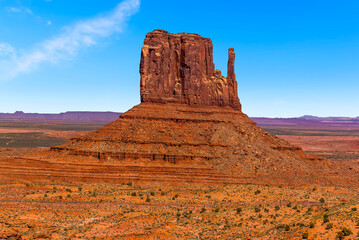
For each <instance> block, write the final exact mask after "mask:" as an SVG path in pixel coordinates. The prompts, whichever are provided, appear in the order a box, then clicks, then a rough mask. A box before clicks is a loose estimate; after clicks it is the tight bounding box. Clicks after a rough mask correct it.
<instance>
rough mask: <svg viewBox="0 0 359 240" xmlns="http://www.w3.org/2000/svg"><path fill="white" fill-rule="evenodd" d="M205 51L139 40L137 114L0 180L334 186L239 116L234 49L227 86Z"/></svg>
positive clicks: (17, 166)
mask: <svg viewBox="0 0 359 240" xmlns="http://www.w3.org/2000/svg"><path fill="white" fill-rule="evenodd" d="M212 49H213V46H212V42H211V40H210V39H209V38H203V37H201V36H199V35H197V34H189V33H178V34H171V33H168V32H167V31H164V30H154V31H153V32H150V33H148V34H147V35H146V38H145V40H144V45H143V47H142V52H141V63H140V75H141V83H140V90H141V103H140V104H139V105H137V106H134V107H133V108H132V109H130V110H128V111H127V112H125V113H123V114H122V115H121V116H120V117H119V118H118V119H117V120H116V121H114V122H111V123H109V124H108V125H106V126H104V127H102V128H100V129H98V130H96V131H93V132H90V133H89V134H87V135H85V136H80V137H75V138H73V139H71V140H70V141H69V142H67V143H66V144H64V145H62V146H58V147H52V148H51V149H49V150H46V151H43V152H38V153H34V154H29V155H26V156H23V157H17V158H13V159H6V160H3V161H1V162H0V170H1V172H2V173H1V174H0V175H1V176H2V177H6V178H11V179H26V180H32V181H34V180H36V181H44V180H45V181H47V180H48V181H61V182H66V181H71V182H79V181H81V182H110V183H123V182H135V183H139V184H155V183H159V184H170V185H183V184H201V185H209V184H237V183H256V184H271V185H306V184H313V183H318V184H322V183H332V184H335V183H336V182H337V181H338V180H339V179H340V181H341V182H343V176H342V175H341V174H339V175H338V172H340V171H341V166H339V164H337V163H335V162H331V161H329V160H326V159H320V158H317V157H312V156H309V155H307V154H305V153H304V152H303V151H302V150H301V148H299V147H296V146H292V145H290V144H289V143H288V142H286V141H285V140H283V139H281V138H278V137H277V136H275V135H271V134H269V133H268V132H266V131H264V130H263V129H261V128H259V127H258V126H256V123H255V122H253V121H252V120H250V119H249V118H248V116H247V115H245V114H244V113H242V111H241V104H240V101H239V98H238V93H237V82H236V76H235V73H234V62H235V54H234V49H232V48H230V49H229V50H228V68H227V77H224V76H222V74H221V72H220V71H219V70H215V67H214V63H213V55H212ZM336 174H337V175H336Z"/></svg>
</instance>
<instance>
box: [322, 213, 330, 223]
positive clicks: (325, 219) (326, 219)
mask: <svg viewBox="0 0 359 240" xmlns="http://www.w3.org/2000/svg"><path fill="white" fill-rule="evenodd" d="M327 222H329V216H328V214H324V216H323V223H327Z"/></svg>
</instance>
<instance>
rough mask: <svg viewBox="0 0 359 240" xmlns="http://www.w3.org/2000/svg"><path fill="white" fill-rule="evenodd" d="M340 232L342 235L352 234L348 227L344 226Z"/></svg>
mask: <svg viewBox="0 0 359 240" xmlns="http://www.w3.org/2000/svg"><path fill="white" fill-rule="evenodd" d="M342 233H343V235H344V236H349V235H351V234H353V232H352V231H351V230H350V229H349V228H346V227H344V228H343V229H342Z"/></svg>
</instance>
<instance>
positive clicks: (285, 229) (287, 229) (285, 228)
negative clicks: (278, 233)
mask: <svg viewBox="0 0 359 240" xmlns="http://www.w3.org/2000/svg"><path fill="white" fill-rule="evenodd" d="M289 230H290V226H289V225H288V224H287V225H285V226H284V231H287V232H288V231H289Z"/></svg>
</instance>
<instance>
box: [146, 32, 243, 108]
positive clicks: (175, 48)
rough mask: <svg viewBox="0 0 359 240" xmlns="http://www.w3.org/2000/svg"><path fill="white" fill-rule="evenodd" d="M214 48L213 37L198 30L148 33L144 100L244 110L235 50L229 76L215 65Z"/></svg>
mask: <svg viewBox="0 0 359 240" xmlns="http://www.w3.org/2000/svg"><path fill="white" fill-rule="evenodd" d="M212 52H213V46H212V41H211V40H210V39H209V38H203V37H201V36H199V35H198V34H189V33H178V34H171V33H168V32H167V31H164V30H154V31H153V32H151V33H148V34H147V35H146V38H145V41H144V45H143V47H142V53H141V63H140V74H141V101H142V102H153V103H184V104H189V105H199V106H230V107H232V108H233V109H236V110H241V104H240V102H239V99H238V93H237V82H236V79H235V74H234V50H233V48H231V49H229V60H228V77H227V78H225V77H223V76H222V75H221V72H220V71H219V70H215V69H214V63H213V53H212Z"/></svg>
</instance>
